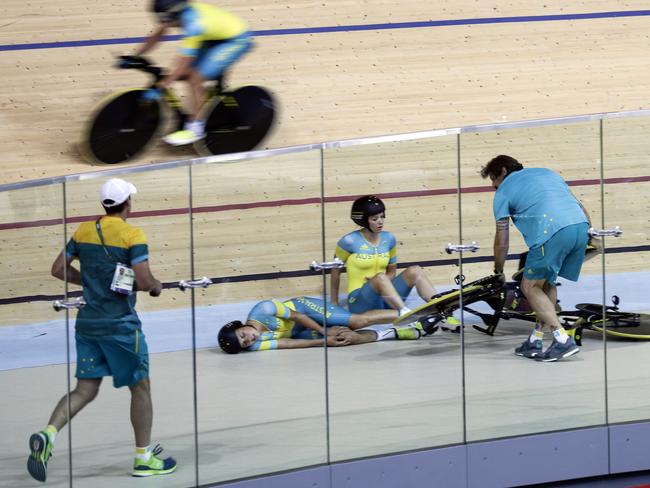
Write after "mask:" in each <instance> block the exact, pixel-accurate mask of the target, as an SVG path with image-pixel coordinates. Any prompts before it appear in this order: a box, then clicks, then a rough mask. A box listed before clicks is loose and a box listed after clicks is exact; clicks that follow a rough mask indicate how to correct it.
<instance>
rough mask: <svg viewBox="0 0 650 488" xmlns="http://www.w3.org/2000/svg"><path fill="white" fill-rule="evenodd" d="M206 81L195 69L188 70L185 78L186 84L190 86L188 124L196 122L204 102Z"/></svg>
mask: <svg viewBox="0 0 650 488" xmlns="http://www.w3.org/2000/svg"><path fill="white" fill-rule="evenodd" d="M205 82H206V79H205V78H203V76H202V75H201V73H199V72H198V71H197V70H195V69H190V71H189V73H188V76H187V83H188V84H189V85H190V92H191V93H190V95H191V96H190V111H189V119H188V122H191V121H194V120H197V119H198V118H199V114H200V113H201V108H202V107H203V103H204V102H205V86H204V83H205Z"/></svg>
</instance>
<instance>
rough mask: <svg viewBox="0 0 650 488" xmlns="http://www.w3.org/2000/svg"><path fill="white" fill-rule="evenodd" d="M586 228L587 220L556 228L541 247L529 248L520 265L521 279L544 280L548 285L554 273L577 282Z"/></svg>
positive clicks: (554, 275) (587, 228)
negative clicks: (522, 264) (522, 270)
mask: <svg viewBox="0 0 650 488" xmlns="http://www.w3.org/2000/svg"><path fill="white" fill-rule="evenodd" d="M588 230H589V224H587V222H583V223H580V224H573V225H569V226H567V227H564V228H562V229H560V230H558V231H557V232H556V233H555V234H553V236H552V237H551V238H550V239H549V240H548V241H546V242H545V243H544V244H542V245H541V246H536V247H531V248H530V250H529V251H528V257H527V259H526V265H525V266H524V278H526V279H529V280H541V279H545V280H546V281H548V282H549V283H550V284H551V285H554V284H555V281H556V280H557V277H558V276H561V277H562V278H566V279H567V280H571V281H578V277H579V276H580V269H581V268H582V262H583V261H584V259H585V249H586V248H587V243H588V242H589V234H588Z"/></svg>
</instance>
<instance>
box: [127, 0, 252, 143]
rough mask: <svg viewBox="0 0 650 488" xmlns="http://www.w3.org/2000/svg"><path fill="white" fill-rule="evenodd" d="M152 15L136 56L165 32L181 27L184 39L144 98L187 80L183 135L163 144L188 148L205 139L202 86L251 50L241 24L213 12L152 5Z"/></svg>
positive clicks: (164, 1) (165, 1)
mask: <svg viewBox="0 0 650 488" xmlns="http://www.w3.org/2000/svg"><path fill="white" fill-rule="evenodd" d="M151 11H152V12H153V13H155V14H156V17H157V18H158V22H159V25H158V26H157V28H156V29H155V30H154V32H153V33H152V34H151V35H150V36H149V37H148V38H147V39H146V41H145V42H144V43H143V44H142V45H141V46H140V47H139V48H138V49H137V50H136V53H135V55H136V56H140V55H143V54H145V53H147V52H148V51H150V50H151V49H152V48H153V47H154V46H155V45H156V44H158V42H160V41H161V39H162V37H163V35H164V34H165V32H167V30H168V29H169V28H172V27H180V29H181V30H182V33H183V39H182V40H181V46H180V50H179V53H180V57H179V58H178V60H177V61H176V64H175V66H174V67H173V69H172V70H171V71H170V73H169V74H167V76H165V77H164V78H163V79H162V81H161V82H159V83H158V86H157V87H156V89H153V90H149V91H147V92H146V93H145V98H147V99H156V98H159V97H160V96H161V93H162V91H164V90H165V89H166V88H167V87H169V86H170V85H171V84H172V83H174V82H175V81H178V80H183V81H187V82H188V83H189V85H190V88H191V108H190V111H189V118H188V120H187V122H186V123H185V126H184V127H183V129H182V130H179V131H176V132H173V133H171V134H169V135H167V136H166V137H164V138H163V140H164V141H165V142H166V143H168V144H171V145H173V146H181V145H184V144H191V143H193V142H195V141H198V140H200V139H202V138H203V137H204V135H205V126H204V121H202V120H200V119H199V114H200V112H201V108H202V106H203V103H204V102H205V99H206V97H205V89H204V86H203V85H204V82H206V81H212V80H216V79H217V78H219V76H221V75H222V74H223V72H224V71H225V70H226V69H227V68H228V67H230V66H231V65H232V64H233V63H235V61H237V60H238V59H239V58H241V57H242V56H243V55H244V54H245V53H246V52H248V51H249V50H250V49H251V47H252V44H253V42H252V39H251V35H250V33H249V32H248V29H247V27H246V24H245V23H244V21H243V20H242V19H240V18H239V17H237V16H236V15H234V14H231V13H230V12H226V11H225V10H222V9H220V8H218V7H215V6H212V5H208V4H205V3H199V2H191V3H190V2H188V1H187V0H153V1H152V3H151Z"/></svg>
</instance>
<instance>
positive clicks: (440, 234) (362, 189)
mask: <svg viewBox="0 0 650 488" xmlns="http://www.w3.org/2000/svg"><path fill="white" fill-rule="evenodd" d="M456 156H457V154H456V138H455V136H453V135H452V136H447V137H439V138H433V139H421V140H411V141H401V142H387V143H379V144H373V143H369V144H364V145H361V146H355V147H341V148H338V149H329V150H326V151H325V163H324V168H325V169H324V182H325V195H326V201H327V202H328V203H327V206H326V209H325V230H326V234H325V236H326V239H325V242H326V255H327V256H328V258H330V257H333V256H334V251H335V249H336V246H337V242H338V241H339V239H341V238H342V237H343V236H344V235H346V234H348V233H350V232H355V234H353V235H354V236H357V237H358V236H359V234H358V233H357V230H358V229H359V227H358V226H356V225H355V224H354V222H352V221H351V220H350V209H351V205H352V202H353V201H354V200H355V198H357V197H359V196H362V195H377V196H379V197H380V198H382V199H383V202H384V204H385V206H386V220H385V226H384V230H385V231H387V232H390V233H392V234H393V235H394V236H395V238H396V241H397V247H396V256H397V265H398V269H397V272H396V274H397V275H398V276H400V278H398V280H411V281H414V280H415V279H416V277H417V276H418V275H417V274H416V273H418V272H421V273H422V277H421V278H419V280H420V281H421V283H419V284H418V285H417V287H415V288H413V289H412V291H411V293H410V295H409V296H408V299H407V300H406V305H407V306H408V307H409V308H416V307H418V306H420V305H423V304H424V303H425V300H426V301H428V300H429V298H430V296H424V297H420V296H419V293H418V290H417V289H416V288H420V289H421V290H420V293H422V292H423V291H424V290H427V286H426V285H425V284H424V281H425V280H428V281H430V282H431V283H432V284H433V285H434V286H435V289H433V293H436V292H438V291H443V290H445V289H448V288H450V287H451V286H452V285H453V283H454V282H453V277H454V275H455V274H457V272H458V271H457V268H455V267H453V266H450V265H449V264H448V261H449V256H448V255H447V254H446V253H445V252H444V247H445V245H446V244H447V243H448V242H450V241H456V240H457V239H458V217H457V205H456V185H457V159H456ZM386 239H388V238H387V237H386ZM359 242H360V243H362V244H361V247H360V248H359V249H360V251H359V252H362V253H363V252H364V251H363V247H364V246H371V243H366V244H363V242H365V239H363V238H361V237H359ZM379 245H380V246H381V245H382V244H381V243H380V244H379ZM378 249H379V250H378V251H377V252H381V248H378ZM402 273H404V274H402ZM408 275H410V276H411V277H410V278H405V277H406V276H408ZM349 279H350V271H349V269H348V270H347V271H346V273H343V274H342V275H341V279H340V287H339V295H340V297H341V302H340V303H341V304H345V303H346V297H347V291H348V289H347V283H348V280H349ZM329 291H330V290H329V287H328V292H329ZM429 293H432V291H431V290H429V291H427V292H426V293H425V294H429ZM423 298H424V299H423ZM348 306H349V303H348ZM387 327H390V324H389V325H388V326H387ZM328 365H329V369H328V372H329V375H328V380H329V383H328V391H329V409H330V418H329V426H330V451H331V459H332V460H333V461H340V460H344V459H353V458H359V457H365V456H373V455H379V454H385V453H389V452H397V451H404V450H409V449H421V448H425V447H433V446H441V445H449V444H455V443H460V442H462V441H463V425H462V387H461V384H462V381H461V380H462V372H461V356H460V336H459V335H458V334H453V333H451V332H442V331H439V332H437V333H435V334H434V335H431V336H428V337H426V338H422V339H420V340H417V341H414V340H398V341H385V342H384V341H381V342H377V343H371V344H365V345H362V346H351V347H344V348H328Z"/></svg>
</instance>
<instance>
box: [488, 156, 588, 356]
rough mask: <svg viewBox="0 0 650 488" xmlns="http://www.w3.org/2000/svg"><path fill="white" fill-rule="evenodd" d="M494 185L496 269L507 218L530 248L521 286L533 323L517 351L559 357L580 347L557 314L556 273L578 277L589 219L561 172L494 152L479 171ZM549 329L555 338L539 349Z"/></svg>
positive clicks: (501, 259)
mask: <svg viewBox="0 0 650 488" xmlns="http://www.w3.org/2000/svg"><path fill="white" fill-rule="evenodd" d="M481 176H482V177H483V178H490V180H491V181H492V185H493V186H494V188H495V189H496V193H495V195H494V202H493V210H494V218H495V219H496V235H495V237H494V272H495V273H503V267H504V265H505V261H506V257H507V255H508V246H509V234H508V230H509V229H508V228H509V222H508V219H509V218H511V219H512V221H513V223H514V224H515V227H517V229H518V230H519V232H521V234H522V235H523V237H524V240H525V242H526V245H527V246H528V247H529V251H528V257H527V259H526V265H525V267H524V276H523V279H522V281H521V289H522V291H523V292H524V294H525V295H526V298H528V301H529V303H530V305H531V307H532V309H533V310H534V311H535V314H536V316H537V323H536V324H535V329H534V330H533V332H532V333H531V335H530V337H529V338H528V339H527V340H526V341H524V342H523V343H522V345H521V346H519V347H518V348H517V349H515V354H517V355H518V356H524V357H528V358H534V359H536V360H538V361H558V360H560V359H563V358H566V357H569V356H572V355H574V354H576V353H577V352H578V351H579V350H580V349H579V348H578V346H577V345H576V343H575V341H574V340H573V338H572V337H569V335H568V334H567V333H566V331H565V330H564V328H563V327H562V326H561V325H560V321H559V320H558V318H557V315H556V310H555V304H556V303H557V288H556V284H555V282H556V280H557V277H558V276H561V277H562V278H566V279H568V280H571V281H578V277H579V276H580V269H581V268H582V262H583V261H584V255H585V249H586V247H587V243H588V242H589V233H588V231H589V227H590V226H591V224H590V222H591V219H590V218H589V214H588V213H587V211H586V210H585V208H584V207H583V206H582V204H581V203H580V202H579V201H578V200H577V199H576V198H575V196H574V195H573V194H572V193H571V191H570V190H569V187H568V185H567V184H566V182H565V181H564V179H562V177H561V176H560V175H559V174H557V173H555V172H554V171H551V170H550V169H545V168H527V169H524V167H523V166H522V165H521V163H519V162H518V161H517V160H516V159H514V158H512V157H510V156H505V155H501V156H497V157H495V158H494V159H492V160H491V161H490V162H489V163H488V164H487V165H485V167H483V169H482V170H481ZM544 324H546V325H548V326H549V327H550V328H551V330H552V331H553V343H552V344H551V346H550V347H549V348H548V349H547V350H546V351H543V352H542V338H543V332H542V328H543V326H544Z"/></svg>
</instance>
